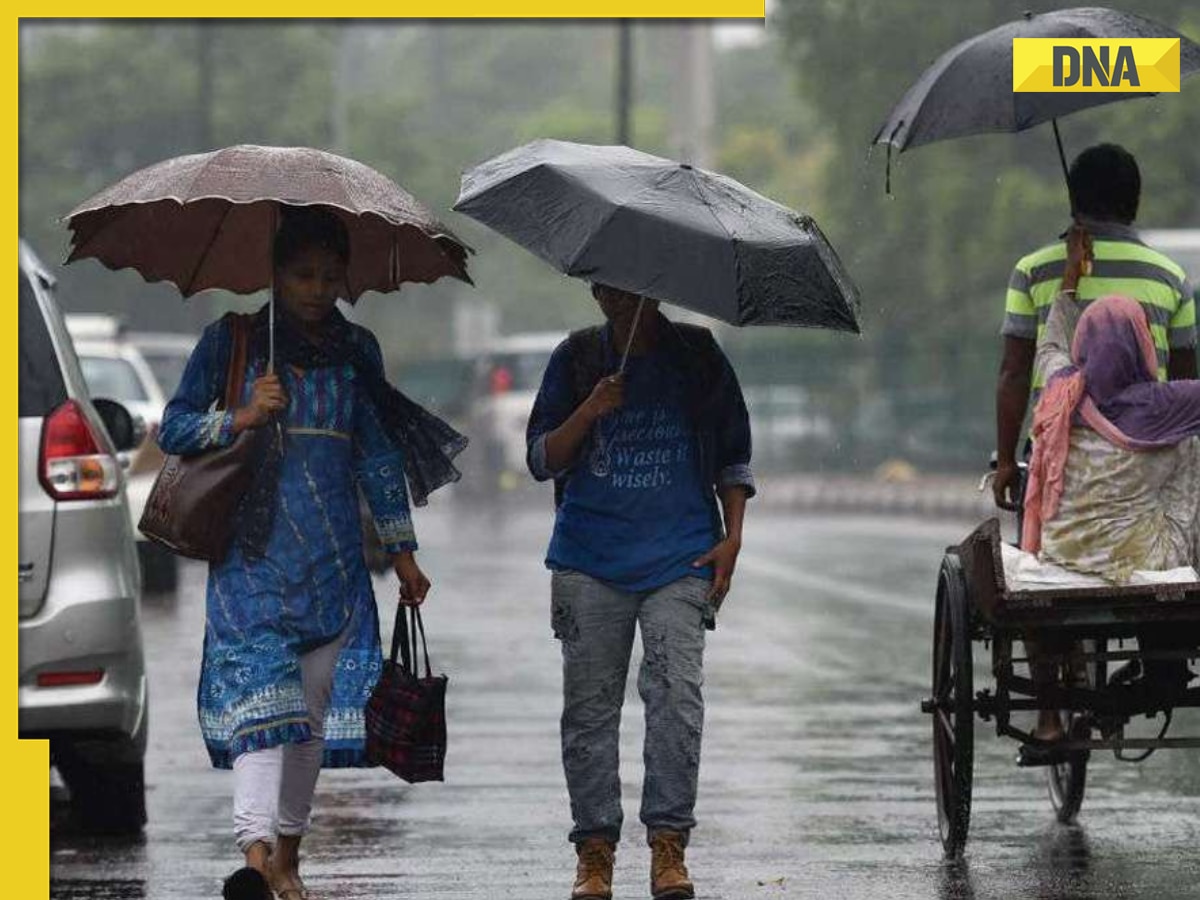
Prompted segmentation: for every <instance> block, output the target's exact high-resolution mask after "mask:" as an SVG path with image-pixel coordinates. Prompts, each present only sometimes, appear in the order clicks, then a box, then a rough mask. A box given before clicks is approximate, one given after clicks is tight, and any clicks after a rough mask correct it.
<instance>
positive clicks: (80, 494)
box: [38, 400, 121, 500]
mask: <svg viewBox="0 0 1200 900" xmlns="http://www.w3.org/2000/svg"><path fill="white" fill-rule="evenodd" d="M38 471H39V473H40V475H41V482H42V487H44V488H45V489H46V492H47V493H48V494H49V495H50V496H51V497H53V498H54V499H55V500H101V499H103V498H105V497H112V496H114V495H115V494H116V493H117V489H118V488H119V487H120V484H121V481H120V477H121V476H120V464H119V463H118V462H117V459H116V457H115V456H113V455H112V454H110V453H107V452H105V451H104V450H103V449H102V448H101V443H100V441H99V440H97V439H96V435H95V433H94V432H93V431H92V426H91V424H90V423H89V422H88V420H87V417H86V416H85V415H84V414H83V410H82V409H80V407H79V404H77V403H76V402H75V401H74V400H68V401H67V402H66V403H64V404H63V405H62V406H60V407H59V408H58V409H56V410H54V412H52V413H50V415H48V416H47V417H46V421H45V422H44V423H43V424H42V455H41V462H40V466H39V468H38Z"/></svg>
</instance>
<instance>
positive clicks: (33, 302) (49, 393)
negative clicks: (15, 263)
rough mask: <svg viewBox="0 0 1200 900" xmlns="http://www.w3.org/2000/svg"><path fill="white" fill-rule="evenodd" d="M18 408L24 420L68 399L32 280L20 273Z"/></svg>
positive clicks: (18, 294)
mask: <svg viewBox="0 0 1200 900" xmlns="http://www.w3.org/2000/svg"><path fill="white" fill-rule="evenodd" d="M17 311H18V318H17V331H18V336H19V345H18V358H19V363H18V369H17V395H18V398H17V409H18V413H17V414H18V415H19V416H20V417H21V418H22V419H24V418H26V417H31V416H39V417H40V416H45V415H47V414H48V413H49V412H50V411H51V410H53V409H54V408H55V407H57V406H59V405H60V404H61V403H63V402H64V401H66V399H67V386H66V385H65V384H64V383H63V377H62V372H61V371H59V368H58V355H57V354H56V353H55V352H54V342H53V341H52V340H51V339H50V332H49V331H48V330H47V328H46V320H45V319H44V318H42V309H41V307H40V306H38V302H37V297H36V296H35V295H34V293H33V286H32V285H31V284H30V283H29V279H27V278H26V277H25V274H24V273H23V272H21V271H20V270H19V269H18V270H17Z"/></svg>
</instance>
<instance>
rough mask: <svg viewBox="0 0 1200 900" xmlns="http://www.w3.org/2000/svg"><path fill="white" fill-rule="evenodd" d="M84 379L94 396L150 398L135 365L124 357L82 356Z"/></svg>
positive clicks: (133, 399)
mask: <svg viewBox="0 0 1200 900" xmlns="http://www.w3.org/2000/svg"><path fill="white" fill-rule="evenodd" d="M79 365H80V367H82V369H83V379H84V381H86V382H87V386H88V392H89V393H90V394H91V395H92V396H93V397H107V398H108V399H109V400H120V401H123V402H126V403H128V402H131V401H132V402H138V401H143V400H148V399H149V398H148V397H147V396H146V391H145V389H144V388H143V387H142V382H141V379H139V378H138V376H137V372H136V371H135V370H134V368H133V366H132V365H131V364H130V363H129V362H128V361H127V360H124V359H118V358H115V357H111V356H80V357H79Z"/></svg>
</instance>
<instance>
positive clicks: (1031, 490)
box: [1021, 295, 1158, 553]
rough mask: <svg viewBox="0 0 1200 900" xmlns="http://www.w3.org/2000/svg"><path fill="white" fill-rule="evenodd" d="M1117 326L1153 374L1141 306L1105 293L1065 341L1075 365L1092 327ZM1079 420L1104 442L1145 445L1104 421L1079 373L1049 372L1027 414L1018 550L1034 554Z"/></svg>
mask: <svg viewBox="0 0 1200 900" xmlns="http://www.w3.org/2000/svg"><path fill="white" fill-rule="evenodd" d="M1121 326H1125V327H1131V328H1132V330H1133V333H1134V335H1135V338H1136V341H1137V344H1138V351H1139V355H1140V357H1141V363H1142V365H1143V366H1144V367H1145V374H1147V375H1148V376H1149V377H1150V378H1152V379H1157V377H1158V355H1157V353H1156V351H1155V348H1154V338H1153V337H1152V336H1151V335H1150V326H1149V325H1148V324H1147V322H1146V313H1145V312H1144V311H1143V309H1142V307H1141V304H1139V303H1138V302H1137V301H1136V300H1134V299H1132V298H1130V297H1121V296H1116V295H1113V296H1109V297H1103V298H1101V299H1099V300H1096V301H1095V302H1093V303H1091V304H1090V305H1089V306H1088V308H1087V309H1086V310H1085V311H1084V313H1083V315H1082V316H1081V317H1080V319H1079V324H1078V325H1077V326H1076V329H1075V336H1074V338H1073V340H1072V342H1071V359H1072V360H1073V361H1074V362H1075V363H1076V364H1078V363H1080V362H1081V359H1082V358H1083V357H1084V356H1085V355H1086V350H1087V347H1086V346H1085V342H1086V341H1088V339H1089V337H1090V336H1092V335H1094V334H1095V333H1096V331H1098V330H1103V331H1105V332H1107V333H1108V334H1110V335H1111V334H1115V333H1118V328H1119V327H1121ZM1077 412H1078V413H1079V417H1080V418H1081V419H1082V420H1083V423H1084V424H1085V425H1087V426H1088V427H1089V428H1091V429H1092V430H1093V431H1095V432H1096V433H1098V434H1099V435H1100V436H1101V437H1103V438H1104V439H1105V440H1107V441H1108V442H1109V443H1111V444H1114V445H1115V446H1117V447H1121V448H1123V449H1126V450H1140V449H1145V448H1146V444H1145V443H1144V442H1142V441H1139V440H1136V439H1133V438H1130V437H1129V436H1128V435H1127V434H1125V432H1123V431H1122V430H1121V429H1120V428H1118V427H1117V426H1116V425H1115V424H1113V422H1112V421H1110V420H1109V419H1108V418H1107V417H1105V415H1104V414H1103V413H1102V412H1101V411H1100V409H1099V407H1097V406H1096V403H1095V401H1094V400H1093V399H1092V398H1091V397H1090V396H1088V393H1087V382H1086V379H1085V378H1084V374H1083V372H1082V371H1081V370H1080V369H1078V368H1076V366H1074V365H1072V366H1068V367H1067V368H1065V369H1062V370H1060V371H1059V372H1057V373H1055V374H1054V375H1053V376H1052V377H1051V379H1050V382H1049V383H1048V384H1047V386H1046V389H1045V390H1044V391H1043V392H1042V397H1041V400H1040V401H1039V402H1038V405H1037V408H1036V409H1035V410H1034V413H1033V426H1032V428H1031V429H1030V436H1031V437H1032V438H1033V457H1032V458H1031V459H1030V462H1029V475H1028V479H1027V481H1026V485H1025V519H1024V525H1023V527H1022V529H1021V549H1022V550H1027V551H1029V552H1030V553H1037V552H1038V551H1039V550H1040V549H1041V546H1042V525H1043V524H1044V523H1046V522H1048V521H1050V520H1051V519H1052V518H1053V517H1054V515H1055V513H1057V512H1058V505H1059V502H1060V500H1061V499H1062V492H1063V482H1064V476H1065V473H1066V464H1067V454H1068V452H1069V451H1070V449H1071V426H1072V424H1073V422H1074V420H1075V414H1076V413H1077Z"/></svg>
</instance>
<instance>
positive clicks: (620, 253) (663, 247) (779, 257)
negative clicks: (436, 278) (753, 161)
mask: <svg viewBox="0 0 1200 900" xmlns="http://www.w3.org/2000/svg"><path fill="white" fill-rule="evenodd" d="M454 208H455V209H456V210H458V211H459V212H462V213H465V214H467V215H468V216H471V217H472V218H473V219H477V220H478V221H480V222H482V223H483V224H485V225H487V226H489V227H490V228H492V229H494V230H496V231H498V232H500V233H501V234H503V235H504V236H505V237H507V238H509V239H510V240H512V241H514V242H516V243H517V244H520V245H521V246H522V247H524V248H525V249H526V250H529V251H530V252H531V253H534V254H536V255H537V256H539V257H541V258H542V259H543V260H545V261H546V262H547V263H549V264H550V265H552V266H554V267H555V268H556V269H558V270H559V271H560V272H563V273H565V274H567V275H573V276H575V277H577V278H584V279H587V280H590V281H599V282H603V283H605V284H609V285H612V286H613V287H617V288H620V289H622V290H625V291H629V292H631V293H634V294H641V295H643V296H647V297H654V298H657V299H660V300H666V301H668V302H671V303H676V304H678V305H679V306H682V307H685V308H687V309H690V310H693V311H695V312H699V313H703V314H704V315H708V316H713V317H714V318H717V319H721V320H722V321H725V322H729V323H730V324H732V325H802V326H811V327H817V328H832V329H836V330H839V331H851V332H855V333H857V332H858V331H859V325H858V290H857V288H856V287H855V286H854V284H853V282H852V281H851V280H850V277H849V276H848V275H847V274H846V271H845V269H844V268H843V267H842V264H841V262H840V261H839V260H838V257H837V254H836V253H835V252H834V250H833V247H832V246H831V245H830V244H829V242H828V241H827V240H826V239H825V236H824V235H823V234H822V233H821V230H820V229H819V228H818V227H817V223H816V222H814V221H813V220H812V218H811V217H809V216H806V215H802V214H800V213H797V212H794V211H792V210H790V209H788V208H787V207H784V206H781V205H779V204H778V203H775V202H773V201H771V200H768V199H767V198H766V197H763V196H761V195H760V194H756V193H755V192H754V191H752V190H750V189H749V188H747V187H745V186H744V185H742V184H739V183H738V182H736V181H734V180H733V179H731V178H726V177H725V176H723V175H718V174H716V173H713V172H707V171H705V170H703V169H697V168H693V167H692V166H689V165H681V164H680V163H677V162H673V161H671V160H669V159H662V158H661V157H657V156H651V155H649V154H647V153H641V152H639V151H637V150H631V149H630V148H628V147H596V146H590V145H587V144H574V143H570V142H566V141H553V140H540V141H534V142H533V143H532V144H526V145H525V146H523V147H518V148H516V149H515V150H511V151H509V152H508V153H505V154H502V155H500V156H497V157H495V158H494V159H490V160H488V161H487V162H484V163H481V164H480V165H478V166H476V167H475V168H473V169H471V170H470V171H468V172H467V173H466V174H465V175H463V180H462V191H461V193H460V194H459V197H458V202H457V203H456V204H455V206H454Z"/></svg>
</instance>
